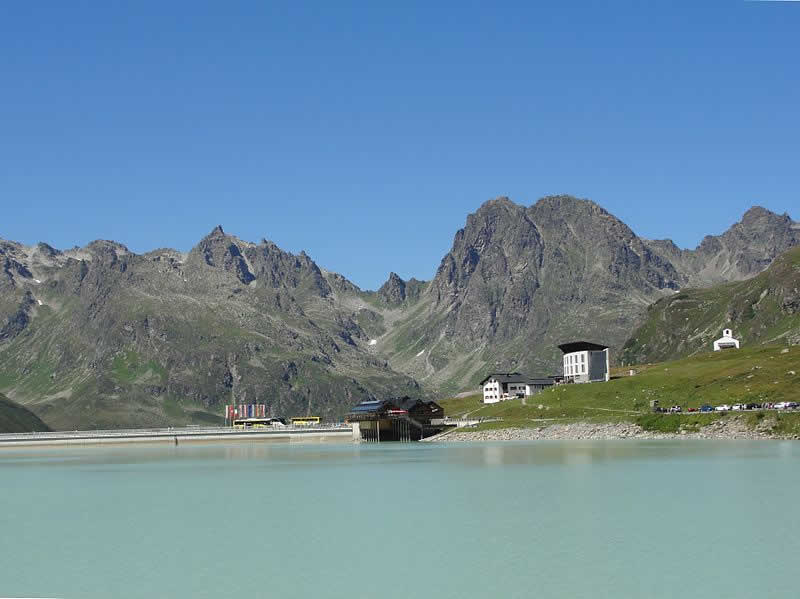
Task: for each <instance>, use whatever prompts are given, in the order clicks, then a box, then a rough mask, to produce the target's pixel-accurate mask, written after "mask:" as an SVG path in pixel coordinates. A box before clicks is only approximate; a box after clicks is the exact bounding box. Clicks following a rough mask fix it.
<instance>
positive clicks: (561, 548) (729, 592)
mask: <svg viewBox="0 0 800 599" xmlns="http://www.w3.org/2000/svg"><path fill="white" fill-rule="evenodd" d="M0 483H1V486H0V491H1V492H2V499H0V506H2V511H0V596H2V597H5V596H10V597H63V598H69V599H71V598H74V599H78V598H95V597H97V598H99V597H102V598H104V599H105V598H108V597H121V598H127V597H177V598H183V597H186V598H189V597H192V598H197V597H232V596H236V595H241V596H245V595H249V596H253V597H282V598H283V597H347V598H353V597H387V598H394V597H434V596H435V597H437V598H447V597H453V598H468V597H493V598H497V599H499V598H507V597H525V598H528V597H543V598H546V597H565V598H566V597H570V598H571V597H593V598H594V597H615V598H628V597H630V598H637V599H640V598H645V597H665V598H667V597H669V598H672V597H704V598H705V597H708V598H712V597H713V598H719V597H725V598H727V599H730V598H739V597H741V598H748V599H750V598H753V597H760V598H768V597H797V596H798V595H797V594H798V587H797V576H796V572H797V571H798V568H799V567H800V515H798V513H797V499H798V497H800V443H797V442H790V441H770V442H761V441H759V442H744V441H630V440H629V441H592V442H580V441H565V442H555V441H539V442H528V443H509V444H480V445H478V444H475V445H472V444H469V445H466V444H465V445H462V444H451V445H436V444H425V443H419V444H402V445H401V444H385V445H360V446H355V445H350V444H340V445H297V444H291V445H290V444H248V443H238V444H230V445H227V444H207V445H183V446H179V447H174V446H166V447H160V446H125V447H116V448H102V447H90V448H69V447H67V448H42V449H39V448H37V449H25V450H22V449H19V450H8V449H6V450H3V451H0Z"/></svg>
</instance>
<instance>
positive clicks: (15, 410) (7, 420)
mask: <svg viewBox="0 0 800 599" xmlns="http://www.w3.org/2000/svg"><path fill="white" fill-rule="evenodd" d="M48 430H50V429H49V428H48V427H47V425H46V424H45V423H44V422H42V421H41V420H39V418H37V417H36V415H35V414H33V413H32V412H30V411H29V410H26V409H25V408H23V407H22V406H21V405H19V404H17V403H14V402H13V401H11V400H10V399H8V398H7V397H6V396H5V395H3V394H0V433H28V432H33V431H48Z"/></svg>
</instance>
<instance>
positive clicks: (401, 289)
mask: <svg viewBox="0 0 800 599" xmlns="http://www.w3.org/2000/svg"><path fill="white" fill-rule="evenodd" d="M378 297H380V298H381V299H382V300H383V301H384V302H385V303H387V304H389V305H397V304H402V303H403V302H404V301H405V299H406V282H405V281H404V280H403V279H401V278H400V277H399V276H398V275H397V274H395V273H393V272H392V273H389V279H388V280H387V281H386V282H385V283H384V284H383V285H382V286H381V288H380V289H378Z"/></svg>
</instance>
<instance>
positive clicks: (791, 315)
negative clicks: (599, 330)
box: [620, 247, 800, 364]
mask: <svg viewBox="0 0 800 599" xmlns="http://www.w3.org/2000/svg"><path fill="white" fill-rule="evenodd" d="M724 328H730V329H733V334H734V336H735V337H737V338H738V339H739V340H740V341H741V342H742V344H743V346H749V345H754V344H763V343H774V342H786V343H789V344H797V343H800V247H796V248H793V249H791V250H789V251H787V252H785V253H784V254H782V255H781V256H779V257H778V258H777V259H776V260H775V261H774V262H773V263H772V265H771V266H770V267H769V268H768V269H767V270H765V271H764V272H762V273H761V274H759V275H757V276H755V277H753V278H751V279H747V280H745V281H738V282H735V283H726V284H722V285H717V286H714V287H709V288H705V289H684V290H683V291H681V292H680V293H678V294H676V295H673V296H671V297H667V298H664V299H662V300H660V301H658V302H656V303H655V304H653V305H652V306H651V307H650V308H649V309H648V311H647V319H646V321H645V322H644V324H642V326H641V327H639V328H638V329H637V330H636V331H635V332H634V333H633V334H632V336H631V338H630V339H629V340H628V341H627V343H626V344H625V346H624V347H623V350H622V353H621V356H620V359H621V360H622V361H623V362H624V363H627V364H640V363H646V362H655V361H662V360H671V359H677V358H681V357H684V356H688V355H691V354H694V353H697V352H702V351H709V350H710V349H711V345H712V342H713V341H714V340H715V339H717V338H719V337H720V336H721V334H722V329H724Z"/></svg>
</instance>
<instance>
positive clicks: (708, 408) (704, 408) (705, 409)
mask: <svg viewBox="0 0 800 599" xmlns="http://www.w3.org/2000/svg"><path fill="white" fill-rule="evenodd" d="M700 411H701V412H713V411H714V408H713V407H711V406H709V405H704V406H700Z"/></svg>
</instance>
